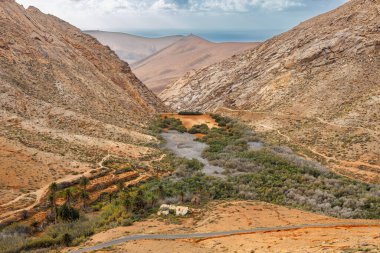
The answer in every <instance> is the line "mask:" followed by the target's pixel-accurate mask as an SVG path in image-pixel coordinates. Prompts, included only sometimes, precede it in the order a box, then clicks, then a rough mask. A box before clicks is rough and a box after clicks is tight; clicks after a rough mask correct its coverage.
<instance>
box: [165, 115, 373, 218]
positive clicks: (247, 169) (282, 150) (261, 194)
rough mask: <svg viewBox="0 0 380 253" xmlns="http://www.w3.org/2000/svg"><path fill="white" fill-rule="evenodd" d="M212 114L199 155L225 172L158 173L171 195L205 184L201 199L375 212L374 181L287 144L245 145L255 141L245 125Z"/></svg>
mask: <svg viewBox="0 0 380 253" xmlns="http://www.w3.org/2000/svg"><path fill="white" fill-rule="evenodd" d="M213 117H214V118H215V120H216V121H217V123H218V125H219V128H212V129H209V130H208V132H207V135H206V136H205V137H203V138H202V139H200V140H199V141H202V142H205V143H206V144H207V145H208V146H209V147H208V148H207V149H206V150H205V151H204V153H203V156H204V157H205V158H207V159H208V160H209V161H210V163H211V164H213V165H216V166H220V167H223V168H224V170H225V171H224V174H225V175H226V176H227V178H226V179H219V178H214V177H206V176H204V175H202V174H200V173H199V172H197V173H196V174H194V173H193V174H192V175H190V174H189V173H184V176H183V177H182V178H181V179H180V180H172V179H170V178H167V179H163V182H164V185H165V189H171V190H168V192H169V193H170V194H169V195H168V196H170V197H171V198H174V197H175V196H178V195H179V192H181V191H182V190H181V189H187V190H186V194H185V195H189V196H191V197H189V198H190V199H191V198H192V197H193V196H194V195H197V194H198V195H199V194H201V193H202V191H201V190H200V189H199V188H198V187H203V188H204V189H207V193H206V192H205V194H201V195H202V199H204V200H212V199H223V198H234V199H249V200H261V201H266V202H269V203H274V204H281V205H286V206H290V207H295V208H300V209H303V210H307V211H313V212H318V213H322V214H325V215H330V216H334V217H340V218H366V219H376V218H380V187H379V186H377V185H372V184H366V183H361V182H358V181H354V180H351V179H348V178H345V177H342V176H339V175H337V174H334V173H333V172H331V171H329V170H328V169H326V168H324V167H323V166H321V165H320V164H318V163H316V162H312V161H309V160H306V159H304V158H302V157H300V156H298V155H297V154H295V153H293V151H292V150H291V149H289V148H287V147H281V146H280V147H278V146H273V147H271V146H266V147H263V148H261V149H258V150H254V149H251V148H250V143H252V142H260V138H259V137H258V136H257V135H256V134H255V133H254V132H252V130H251V129H249V128H248V127H246V126H245V125H243V124H241V123H239V122H237V121H234V120H232V119H229V118H225V117H221V116H219V115H213ZM196 128H198V127H196ZM173 166H175V167H176V168H179V167H180V166H179V165H178V164H173ZM179 171H181V170H179ZM187 172H188V171H187ZM192 184H194V185H192Z"/></svg>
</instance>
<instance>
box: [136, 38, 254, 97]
mask: <svg viewBox="0 0 380 253" xmlns="http://www.w3.org/2000/svg"><path fill="white" fill-rule="evenodd" d="M257 45H258V43H213V42H210V41H207V40H204V39H202V38H200V37H198V36H195V35H189V36H186V37H185V38H182V39H181V40H178V41H177V42H175V43H173V44H172V45H171V46H169V47H167V48H164V49H162V50H161V51H159V52H157V53H155V54H153V55H152V56H150V57H148V58H146V59H143V60H141V61H139V62H136V63H134V64H132V69H133V71H134V72H135V73H136V75H137V77H139V78H140V80H142V81H143V83H144V84H145V85H147V86H148V87H149V88H150V89H151V90H153V91H154V92H157V93H159V92H161V91H162V90H163V89H164V88H165V87H166V86H167V85H168V84H170V83H171V82H173V81H175V80H177V79H178V78H180V77H181V76H183V75H184V74H185V73H186V72H188V71H190V70H192V69H199V68H201V67H205V66H208V65H210V64H213V63H216V62H219V61H221V60H224V59H226V58H228V57H231V56H232V55H234V54H237V53H241V52H243V51H244V50H247V49H249V48H253V47H255V46H257Z"/></svg>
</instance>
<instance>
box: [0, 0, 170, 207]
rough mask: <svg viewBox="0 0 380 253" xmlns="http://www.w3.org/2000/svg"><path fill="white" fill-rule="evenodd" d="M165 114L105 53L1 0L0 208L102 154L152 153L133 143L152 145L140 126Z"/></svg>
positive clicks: (56, 23)
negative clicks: (21, 194)
mask: <svg viewBox="0 0 380 253" xmlns="http://www.w3.org/2000/svg"><path fill="white" fill-rule="evenodd" d="M163 110H165V106H164V105H163V104H162V103H161V102H160V100H159V99H158V98H157V97H156V96H155V95H154V94H153V93H152V92H151V91H150V90H149V89H147V88H146V87H145V85H143V84H142V83H141V82H140V81H139V80H138V79H137V78H136V76H135V75H134V74H133V73H132V72H131V70H130V67H129V66H128V64H127V63H125V62H123V61H121V60H120V59H119V58H118V57H117V56H116V54H115V53H114V52H113V51H111V50H110V49H109V48H108V47H105V46H103V45H101V44H100V43H98V41H97V40H96V39H94V38H92V37H91V36H89V35H86V34H84V33H82V32H81V31H80V30H79V29H77V28H75V27H73V26H71V25H70V24H68V23H66V22H64V21H62V20H60V19H58V18H56V17H54V16H50V15H45V14H43V13H41V12H40V11H39V10H38V9H36V8H32V7H31V8H28V9H27V10H26V9H24V8H23V7H22V6H21V5H18V4H17V3H15V1H13V0H0V121H1V124H0V193H1V194H2V196H3V197H2V198H1V200H0V205H1V204H2V202H7V201H9V200H11V199H12V198H13V197H14V196H17V194H19V193H20V192H24V193H28V192H30V191H33V190H35V189H37V188H39V187H42V186H44V185H45V184H47V183H49V182H51V181H53V180H56V179H58V178H62V177H64V176H65V175H67V174H70V173H78V172H82V171H85V170H87V169H89V168H91V167H94V166H95V165H96V163H98V162H99V161H100V160H101V159H102V158H103V157H104V156H105V155H107V153H112V154H116V155H120V156H124V157H138V156H140V155H143V154H145V153H148V152H150V149H149V148H147V147H144V146H140V145H138V144H144V145H145V143H149V142H154V141H155V140H154V138H153V137H151V136H149V135H147V134H146V131H145V124H146V122H147V121H148V120H149V118H150V117H152V116H153V115H154V114H155V113H156V112H159V111H163ZM136 145H138V146H136ZM31 197H33V196H31Z"/></svg>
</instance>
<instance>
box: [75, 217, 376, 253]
mask: <svg viewBox="0 0 380 253" xmlns="http://www.w3.org/2000/svg"><path fill="white" fill-rule="evenodd" d="M338 227H339V228H341V227H346V228H347V227H348V228H352V227H380V223H359V222H358V223H353V222H352V223H332V224H304V225H295V226H283V227H263V228H252V229H247V230H232V231H221V232H209V233H194V234H166V235H165V234H150V235H130V236H124V237H121V238H118V239H115V240H112V241H109V242H105V243H101V244H98V245H95V246H91V247H88V248H82V249H78V250H73V251H70V253H85V252H90V251H96V250H101V249H104V248H107V247H111V246H115V245H119V244H123V243H126V242H130V241H136V240H175V239H202V238H204V239H208V238H217V237H225V236H232V235H244V234H252V233H259V232H277V231H289V230H295V229H305V228H338Z"/></svg>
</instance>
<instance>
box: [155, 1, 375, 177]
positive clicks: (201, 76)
mask: <svg viewBox="0 0 380 253" xmlns="http://www.w3.org/2000/svg"><path fill="white" fill-rule="evenodd" d="M379 77H380V1H379V0H351V1H349V2H348V3H346V4H345V5H343V6H341V7H340V8H338V9H336V10H334V11H331V12H328V13H326V14H323V15H320V16H318V17H315V18H313V19H311V20H308V21H306V22H304V23H302V24H300V25H299V26H297V27H295V28H293V29H292V30H290V31H288V32H286V33H283V34H281V35H279V36H276V37H274V38H272V39H270V40H268V41H266V42H265V43H263V44H262V45H260V46H258V47H257V48H255V49H252V50H250V51H247V52H245V53H243V54H241V55H238V56H234V57H232V58H230V59H228V60H225V61H223V62H220V63H217V64H214V65H211V66H209V67H206V68H203V69H199V70H194V71H192V72H189V73H187V74H186V75H185V76H184V77H183V78H181V79H180V80H178V81H176V82H174V83H172V84H171V85H170V87H168V88H167V89H166V90H164V91H163V92H162V93H161V94H160V97H161V98H162V99H163V100H164V102H165V103H166V104H167V105H170V106H171V107H172V108H174V109H176V110H202V111H214V110H219V111H220V112H223V113H226V114H230V115H233V116H236V117H240V118H242V119H244V120H247V121H249V122H251V124H252V125H253V126H254V127H256V128H257V129H258V130H261V131H263V132H266V133H268V134H269V135H271V136H272V137H275V138H274V140H278V139H279V138H280V139H281V140H283V141H287V142H292V143H294V144H296V145H297V147H298V148H299V149H300V150H301V151H302V152H303V153H304V154H306V155H308V156H316V157H319V158H320V159H322V160H325V161H326V162H328V163H330V164H331V165H332V168H334V169H336V170H337V171H338V172H340V173H344V174H347V175H351V176H352V175H354V176H355V177H359V178H361V179H363V180H376V181H379V177H378V176H379V173H380V125H379V124H378V122H380V83H379Z"/></svg>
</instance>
